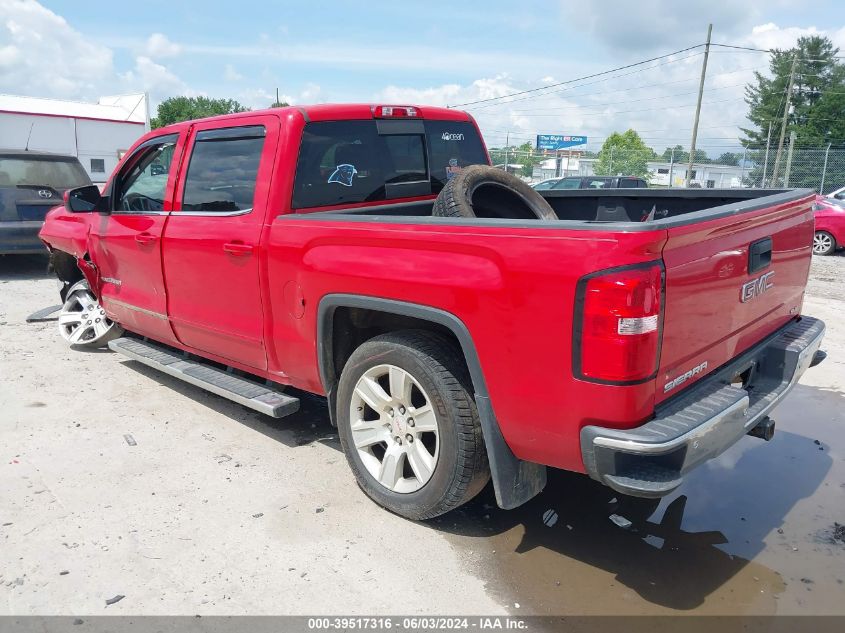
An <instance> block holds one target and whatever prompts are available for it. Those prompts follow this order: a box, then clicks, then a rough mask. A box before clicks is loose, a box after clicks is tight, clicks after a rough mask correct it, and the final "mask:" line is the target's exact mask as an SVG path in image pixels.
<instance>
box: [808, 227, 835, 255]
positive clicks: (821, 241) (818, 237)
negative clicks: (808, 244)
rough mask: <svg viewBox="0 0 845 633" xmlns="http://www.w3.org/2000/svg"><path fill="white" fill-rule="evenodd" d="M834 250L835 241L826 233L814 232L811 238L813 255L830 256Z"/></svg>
mask: <svg viewBox="0 0 845 633" xmlns="http://www.w3.org/2000/svg"><path fill="white" fill-rule="evenodd" d="M835 250H836V239H835V238H834V237H833V235H831V234H830V233H828V232H827V231H816V234H815V236H814V237H813V255H832V254H833V251H835Z"/></svg>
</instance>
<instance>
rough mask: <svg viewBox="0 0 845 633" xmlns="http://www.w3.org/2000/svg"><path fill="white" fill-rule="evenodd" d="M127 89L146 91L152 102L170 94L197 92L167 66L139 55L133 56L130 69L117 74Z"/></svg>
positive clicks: (192, 93) (189, 94)
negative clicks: (133, 60)
mask: <svg viewBox="0 0 845 633" xmlns="http://www.w3.org/2000/svg"><path fill="white" fill-rule="evenodd" d="M119 77H120V80H121V82H122V83H123V85H124V86H125V89H126V90H127V91H134V92H148V93H150V100H151V101H152V102H153V103H156V102H158V101H160V100H161V99H162V98H165V97H168V96H172V95H176V94H178V95H187V96H191V95H194V94H197V93H196V92H194V91H192V90H189V89H188V86H187V85H186V84H185V82H183V81H182V80H181V79H179V77H177V76H176V75H174V74H173V73H172V72H170V70H168V69H167V67H165V66H163V65H161V64H159V63H156V62H154V61H153V60H151V59H150V58H149V57H146V56H144V55H140V56H138V57H136V58H135V66H134V68H133V69H132V70H129V71H127V72H125V73H122V74H120V75H119Z"/></svg>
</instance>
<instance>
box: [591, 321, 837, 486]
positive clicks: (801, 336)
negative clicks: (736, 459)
mask: <svg viewBox="0 0 845 633" xmlns="http://www.w3.org/2000/svg"><path fill="white" fill-rule="evenodd" d="M824 333H825V325H824V323H823V322H822V321H820V320H818V319H814V318H811V317H801V318H800V319H798V320H796V321H792V322H790V323H789V324H788V325H786V326H784V327H783V328H782V329H781V330H779V331H778V332H776V333H775V334H773V335H772V336H770V337H769V338H767V339H766V340H765V341H763V342H761V343H760V344H758V345H756V346H755V347H753V348H752V349H750V350H748V351H747V352H745V353H743V354H741V355H740V356H739V357H738V358H736V359H734V360H733V361H731V362H730V363H728V364H727V365H725V366H724V367H722V368H720V369H718V370H716V371H715V372H713V374H711V375H710V376H708V377H706V378H704V379H703V380H701V381H700V382H698V383H697V384H695V385H694V386H692V387H690V388H689V389H688V390H686V391H684V392H683V393H681V394H679V395H678V397H677V398H674V399H672V401H670V402H669V403H667V404H665V405H663V406H661V407H660V408H659V409H658V410H657V411H656V415H655V418H654V419H653V420H651V421H650V422H647V423H646V424H644V425H642V426H640V427H637V428H635V429H629V430H617V429H609V428H604V427H599V426H587V427H584V428H583V429H582V430H581V453H582V456H583V459H584V465H585V467H586V469H587V472H588V473H589V474H590V476H591V477H593V478H594V479H597V480H598V481H600V482H602V483H604V484H606V485H608V486H610V487H611V488H613V489H614V490H617V491H619V492H621V493H623V494H628V495H633V496H639V497H662V496H664V495H666V494H668V493H670V492H672V490H674V489H675V488H677V487H678V486H679V485H681V483H682V481H683V476H684V475H685V474H686V473H688V472H689V471H690V470H692V469H693V468H695V467H696V466H698V465H700V464H702V463H703V462H705V461H707V460H709V459H712V458H714V457H716V456H717V455H719V454H720V453H722V452H723V451H725V450H726V449H727V448H728V447H730V446H732V445H733V444H735V443H736V442H737V441H739V439H740V438H742V436H743V435H746V434H747V433H749V432H750V431H751V430H752V429H754V427H755V426H757V425H758V424H760V423H761V422H763V421H765V420H766V417H767V416H768V414H769V412H771V410H772V409H773V408H774V407H775V406H776V405H777V404H778V402H780V400H781V399H782V398H783V397H784V396H785V395H786V394H787V393H789V391H790V390H791V389H792V388H793V387H794V386H795V384H796V383H797V382H798V380H799V379H800V378H801V376H802V375H803V374H804V372H805V371H806V370H807V369H808V368H810V367H811V366H813V365H816V364H818V363H819V362H821V360H823V359H824V356H825V355H824V352H821V351H820V350H819V347H820V346H821V343H822V339H823V338H824ZM737 376H742V377H743V378H744V382H743V384H742V385H737V384H732V383H733V382H735V379H736V377H737Z"/></svg>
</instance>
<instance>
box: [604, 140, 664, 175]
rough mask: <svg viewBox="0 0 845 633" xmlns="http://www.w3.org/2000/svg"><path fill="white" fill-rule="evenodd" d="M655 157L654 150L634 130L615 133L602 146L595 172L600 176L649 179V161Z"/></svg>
mask: <svg viewBox="0 0 845 633" xmlns="http://www.w3.org/2000/svg"><path fill="white" fill-rule="evenodd" d="M655 157H656V155H655V153H654V150H653V149H651V148H650V147H648V146H647V145H646V144H645V143H644V142H643V139H642V138H640V135H639V134H637V133H636V132H635V131H634V130H628V131H627V132H623V133H622V134H620V133H619V132H614V133H613V134H611V135H610V136H608V137H607V140H606V141H605V142H604V144H603V145H602V146H601V150H599V154H598V160H597V161H596V163H595V165H594V166H593V170H594V171H595V173H596V174H597V175H599V176H616V175H621V176H639V177H640V178H645V179H648V177H649V175H650V174H649V171H648V161H649V160H652V159H653V158H655Z"/></svg>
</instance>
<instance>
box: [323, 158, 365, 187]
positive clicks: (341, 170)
mask: <svg viewBox="0 0 845 633" xmlns="http://www.w3.org/2000/svg"><path fill="white" fill-rule="evenodd" d="M357 173H358V170H357V169H355V165H350V164H349V163H343V164H342V165H338V166H337V167H335V168H334V171H333V172H332V175H331V176H329V180H328V182H330V183H331V182H337V183H340V184H341V185H343V186H344V187H351V186H352V178H353V177H354V176H355V174H357Z"/></svg>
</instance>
